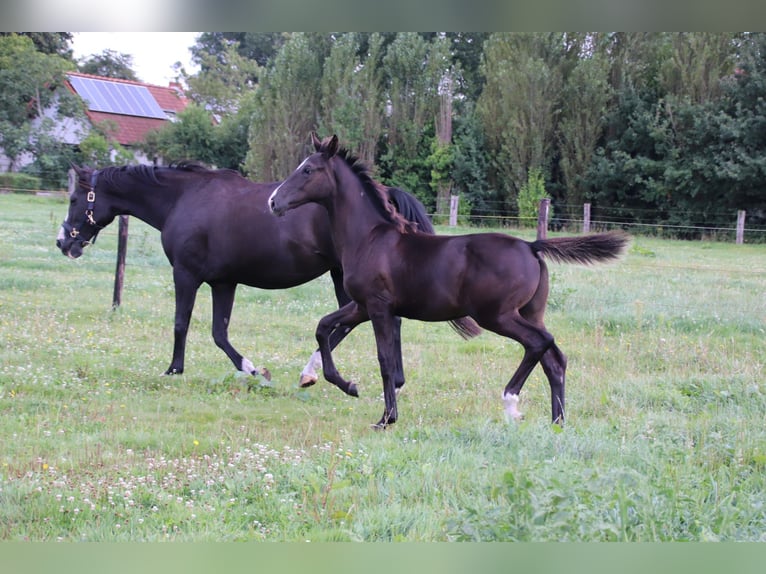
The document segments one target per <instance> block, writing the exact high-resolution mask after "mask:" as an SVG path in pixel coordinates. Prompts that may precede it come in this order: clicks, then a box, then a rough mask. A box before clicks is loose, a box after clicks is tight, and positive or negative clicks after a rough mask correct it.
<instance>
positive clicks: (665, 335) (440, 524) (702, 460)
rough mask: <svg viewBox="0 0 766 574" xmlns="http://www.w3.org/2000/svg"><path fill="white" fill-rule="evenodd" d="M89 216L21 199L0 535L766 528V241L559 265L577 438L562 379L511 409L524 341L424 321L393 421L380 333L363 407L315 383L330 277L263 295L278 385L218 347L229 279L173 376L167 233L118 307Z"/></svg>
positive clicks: (2, 362)
mask: <svg viewBox="0 0 766 574" xmlns="http://www.w3.org/2000/svg"><path fill="white" fill-rule="evenodd" d="M65 211H66V203H65V201H64V200H63V199H58V198H40V197H28V196H16V195H4V196H0V212H1V213H2V216H1V217H2V223H3V233H2V234H0V261H1V262H2V264H1V265H0V341H2V347H1V348H0V539H3V540H22V539H24V540H66V541H71V540H101V541H103V540H110V541H111V540H114V541H119V540H140V541H143V540H188V541H192V540H193V541H202V540H288V541H300V540H314V541H318V540H365V541H445V540H524V541H536V540H588V541H594V540H597V541H600V540H603V541H666V540H764V536H765V535H764V532H766V508H765V507H764V502H765V500H764V495H763V493H764V491H766V478H764V476H766V473H764V471H765V470H766V431H765V430H764V425H763V420H764V415H766V398H765V393H766V388H764V386H763V378H764V357H765V356H766V343H765V342H764V341H765V340H766V337H765V336H764V335H765V333H764V329H765V327H764V325H766V298H764V293H765V292H766V250H765V249H764V247H763V246H748V245H745V246H735V245H731V244H723V243H699V242H694V243H692V242H689V243H684V242H674V241H660V240H652V239H643V238H640V237H638V238H635V240H634V242H633V245H632V248H631V250H630V252H629V253H628V255H627V257H626V258H625V259H624V260H623V261H621V262H620V263H617V264H614V265H610V266H606V267H599V268H582V267H574V266H559V265H551V269H552V293H551V301H550V306H549V312H548V315H547V323H548V327H549V329H550V330H551V332H553V334H554V335H555V336H556V338H557V340H558V342H559V345H560V346H561V348H562V349H563V350H564V351H565V352H566V353H567V355H568V356H569V371H568V393H567V399H568V405H567V406H568V410H567V416H568V419H567V424H566V426H565V428H564V429H563V430H559V429H558V427H552V426H551V425H550V422H549V417H550V413H549V411H550V398H549V397H550V394H549V390H548V387H547V383H546V381H545V378H544V376H543V374H542V371H541V370H540V369H539V368H538V369H536V370H535V371H534V373H533V374H532V376H531V377H530V379H529V381H528V382H527V385H526V386H525V388H524V390H523V392H522V403H521V407H522V410H523V411H524V412H525V420H524V421H523V422H521V423H509V422H508V421H506V420H505V418H504V416H503V410H502V403H501V400H500V396H501V392H502V389H503V387H504V385H505V383H506V381H507V379H508V378H509V377H510V375H511V373H512V370H513V369H514V368H515V366H516V365H517V364H518V361H519V360H520V358H521V348H520V346H519V345H517V344H516V343H514V342H512V341H508V340H503V339H500V338H499V337H497V336H494V335H492V334H485V335H483V336H482V337H480V338H478V339H474V340H471V341H468V342H466V341H462V340H460V339H459V337H457V336H456V335H455V334H454V333H453V332H452V330H451V329H450V328H449V326H448V325H446V324H426V323H418V322H414V321H405V323H404V327H403V339H404V360H405V370H406V374H407V384H406V386H405V389H404V390H403V391H402V393H401V394H400V396H399V412H400V420H399V421H398V422H397V423H396V425H394V426H393V427H392V428H391V429H389V430H387V431H385V432H377V431H373V430H371V429H370V428H369V425H370V423H372V422H374V421H375V420H377V419H378V417H379V416H380V412H381V410H382V409H383V402H382V397H381V387H380V383H379V372H378V366H377V361H376V353H375V346H374V341H373V338H372V333H371V329H370V327H369V325H363V326H360V327H359V328H358V329H357V330H356V331H355V332H354V333H353V334H352V335H351V336H349V338H348V339H347V340H346V341H345V342H344V343H343V344H342V345H341V347H340V348H339V349H338V350H337V352H336V357H337V360H338V364H339V367H340V369H341V371H342V372H344V373H345V374H346V375H347V376H349V377H351V378H352V379H353V380H355V381H357V382H358V384H359V387H360V392H361V397H360V398H358V399H354V398H350V397H347V396H345V395H343V394H342V393H341V392H340V391H338V390H337V389H336V388H334V387H332V386H331V385H329V384H327V383H326V382H325V381H323V380H320V382H319V383H318V384H317V385H316V386H314V387H312V388H309V389H300V388H299V387H298V385H297V379H298V374H299V372H300V370H301V368H302V366H303V364H304V363H305V361H306V360H307V359H308V355H309V354H310V352H311V351H312V350H313V348H314V346H315V342H314V336H313V333H314V327H315V325H316V321H317V320H318V319H319V318H320V317H321V316H322V315H323V314H325V313H327V312H329V311H331V310H333V308H334V304H333V301H334V298H333V295H332V288H331V284H330V282H329V279H327V278H320V279H319V280H317V281H315V282H313V283H310V284H307V285H304V286H301V287H297V288H294V289H289V290H282V291H263V290H256V289H251V288H246V287H240V289H239V291H238V295H237V300H236V304H235V310H234V316H233V320H232V325H231V328H230V336H231V338H232V341H233V343H234V345H235V346H237V347H238V348H239V349H240V350H241V351H242V352H244V353H245V354H246V355H247V356H249V357H250V358H251V360H252V361H253V362H254V363H256V364H264V365H266V366H268V368H269V369H270V370H271V371H272V373H273V381H272V383H266V382H265V381H262V380H256V379H253V378H250V377H244V376H239V375H238V374H236V373H235V371H234V370H233V367H232V365H231V363H230V362H229V361H228V359H227V358H226V357H225V355H224V354H223V353H222V352H221V351H220V350H218V349H217V348H216V347H215V345H214V344H213V342H212V338H211V336H210V334H209V331H210V315H211V313H210V296H209V291H208V289H207V288H206V287H203V288H202V289H201V290H200V294H199V296H198V300H197V305H196V308H195V314H194V319H193V322H192V329H191V332H190V335H189V342H188V349H187V360H186V373H185V374H184V375H180V376H174V377H166V376H162V375H161V373H162V372H163V371H164V370H165V368H166V367H167V365H168V364H169V362H170V354H171V348H172V327H173V285H172V276H171V269H170V266H169V265H168V263H167V261H166V260H165V258H164V255H163V254H162V250H161V247H160V245H159V236H158V233H157V232H155V231H154V230H152V229H150V228H148V227H147V226H145V225H144V224H143V223H141V222H139V221H137V220H135V219H131V222H130V239H129V250H128V267H127V273H126V283H125V293H124V296H123V304H122V306H121V307H120V308H119V309H118V310H116V311H112V310H111V295H112V286H113V275H114V262H115V249H116V224H114V226H113V227H110V228H107V229H106V230H105V231H103V232H102V233H101V236H100V237H99V240H98V243H97V244H96V245H94V246H91V247H89V248H88V249H87V250H86V253H85V255H84V256H83V257H81V258H80V259H78V260H75V261H71V260H68V259H66V258H65V257H63V256H62V255H61V254H60V253H59V252H58V251H57V250H56V248H55V246H54V241H55V236H56V232H57V229H58V225H59V222H60V220H61V219H62V218H63V217H64V214H65ZM443 231H445V232H446V231H449V232H454V230H447V229H443ZM462 231H465V230H462Z"/></svg>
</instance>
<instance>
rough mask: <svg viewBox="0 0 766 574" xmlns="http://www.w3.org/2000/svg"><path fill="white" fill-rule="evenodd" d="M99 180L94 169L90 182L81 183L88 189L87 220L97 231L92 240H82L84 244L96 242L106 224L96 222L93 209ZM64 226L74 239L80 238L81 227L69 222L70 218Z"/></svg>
mask: <svg viewBox="0 0 766 574" xmlns="http://www.w3.org/2000/svg"><path fill="white" fill-rule="evenodd" d="M97 181H98V170H94V171H93V173H92V174H91V176H90V184H85V183H80V185H81V186H82V187H83V188H85V190H86V191H87V196H86V199H87V202H88V205H87V206H86V208H85V222H84V223H88V224H89V225H91V226H93V227H95V228H96V231H95V233H93V236H92V237H91V238H90V240H84V241H82V244H83V245H89V244H91V243H95V242H96V237H97V236H98V232H99V231H101V230H102V229H103V228H104V226H103V225H99V224H98V223H96V220H95V219H94V217H93V209H94V208H95V206H96V183H97ZM62 226H63V227H64V230H65V231H66V232H67V233H68V234H69V237H71V238H72V239H78V237H79V236H80V229H78V228H77V227H75V226H74V225H72V224H71V223H69V221H68V220H65V221H64V223H62Z"/></svg>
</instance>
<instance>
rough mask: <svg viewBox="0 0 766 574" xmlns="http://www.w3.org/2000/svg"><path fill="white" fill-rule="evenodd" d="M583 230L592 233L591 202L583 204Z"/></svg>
mask: <svg viewBox="0 0 766 574" xmlns="http://www.w3.org/2000/svg"><path fill="white" fill-rule="evenodd" d="M582 232H583V233H590V203H586V204H584V205H583V206H582Z"/></svg>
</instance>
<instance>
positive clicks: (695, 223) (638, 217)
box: [0, 186, 766, 243]
mask: <svg viewBox="0 0 766 574" xmlns="http://www.w3.org/2000/svg"><path fill="white" fill-rule="evenodd" d="M8 192H10V193H26V194H35V195H40V196H61V197H65V196H66V194H67V191H66V190H58V191H56V190H36V189H35V190H30V189H15V188H9V187H5V186H3V187H2V188H0V193H8ZM503 207H504V206H503V204H502V202H496V205H493V204H492V203H491V202H490V203H488V204H487V206H486V207H485V208H484V209H482V210H477V211H476V212H472V213H471V214H459V215H457V217H456V220H457V222H458V223H459V224H460V225H461V226H467V227H479V228H499V229H530V228H534V227H535V226H536V224H537V222H538V216H534V217H532V216H529V217H524V216H518V215H506V214H505V213H504V212H503ZM454 208H455V210H457V211H459V207H458V206H457V205H455V206H454ZM744 211H745V213H747V211H746V210H744ZM584 212H585V210H584V209H583V206H582V205H580V206H577V205H571V204H557V205H555V206H554V212H553V216H552V217H551V218H550V220H549V221H548V229H549V230H550V231H553V232H567V233H582V232H583V230H584V227H586V218H585V216H583V217H577V216H573V215H571V214H573V213H584ZM429 215H430V217H431V219H432V220H433V221H434V222H435V223H438V224H444V225H447V224H448V223H449V221H450V216H449V215H447V214H442V213H430V214H429ZM673 216H674V219H675V220H678V221H685V222H692V223H674V222H672V221H668V216H667V214H665V213H661V212H659V211H657V210H652V209H645V208H634V207H630V208H626V207H601V206H599V207H597V208H593V211H592V216H591V217H590V219H589V220H587V226H588V228H589V230H590V231H608V230H611V229H623V230H625V231H628V232H630V233H632V234H635V235H646V236H652V237H659V238H667V239H704V240H712V241H735V240H737V232H738V226H737V223H738V218H737V212H732V213H729V212H726V213H723V212H718V213H708V212H703V211H690V210H687V211H684V212H676V213H674V214H673ZM739 231H740V232H741V234H742V241H743V242H744V243H766V213H764V212H763V211H762V210H755V215H749V216H748V215H746V216H745V218H744V221H743V225H742V226H741V228H740V229H739Z"/></svg>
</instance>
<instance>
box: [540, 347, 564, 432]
mask: <svg viewBox="0 0 766 574" xmlns="http://www.w3.org/2000/svg"><path fill="white" fill-rule="evenodd" d="M540 364H541V365H542V367H543V370H544V371H545V376H546V377H548V383H549V384H550V386H551V416H552V417H553V422H554V423H556V424H559V425H561V424H563V423H564V390H565V386H566V371H567V358H566V355H565V354H564V353H562V352H561V349H559V347H558V345H556V344H555V343H554V344H553V345H552V346H551V348H550V349H548V350H547V351H546V352H545V354H544V355H543V357H542V359H540Z"/></svg>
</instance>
